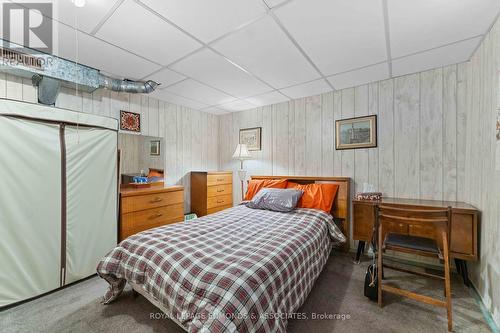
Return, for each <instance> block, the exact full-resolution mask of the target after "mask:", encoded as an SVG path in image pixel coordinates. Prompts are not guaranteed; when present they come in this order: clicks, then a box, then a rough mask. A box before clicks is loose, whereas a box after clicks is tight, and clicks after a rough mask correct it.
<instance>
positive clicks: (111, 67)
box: [56, 24, 160, 79]
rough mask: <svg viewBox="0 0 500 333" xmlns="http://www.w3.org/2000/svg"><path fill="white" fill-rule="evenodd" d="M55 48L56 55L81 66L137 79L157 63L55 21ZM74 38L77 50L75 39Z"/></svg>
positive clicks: (151, 70)
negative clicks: (56, 39)
mask: <svg viewBox="0 0 500 333" xmlns="http://www.w3.org/2000/svg"><path fill="white" fill-rule="evenodd" d="M57 30H58V41H59V42H58V50H57V52H56V55H59V56H60V57H62V58H65V59H69V60H72V61H78V62H79V63H82V64H84V65H87V66H90V67H93V68H96V69H98V70H103V71H105V72H109V73H116V74H117V75H120V76H121V77H124V78H128V79H139V78H142V77H144V76H145V75H147V74H148V73H152V72H154V71H156V70H158V69H160V66H158V65H156V64H154V63H152V62H150V61H147V60H145V59H142V58H140V57H137V56H135V55H133V54H131V53H129V52H126V51H123V50H122V49H120V48H117V47H115V46H112V45H109V44H108V43H105V42H103V41H102V40H99V39H97V38H95V37H92V36H89V35H87V34H84V33H81V32H78V33H75V30H74V29H72V28H69V27H67V26H65V25H63V24H58V29H57ZM77 39H78V52H77V50H76V48H77V47H76V45H77V43H76V40H77Z"/></svg>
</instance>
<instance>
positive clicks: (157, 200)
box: [151, 197, 163, 203]
mask: <svg viewBox="0 0 500 333" xmlns="http://www.w3.org/2000/svg"><path fill="white" fill-rule="evenodd" d="M161 201H163V199H162V198H160V197H157V198H155V199H153V200H151V203H155V202H161Z"/></svg>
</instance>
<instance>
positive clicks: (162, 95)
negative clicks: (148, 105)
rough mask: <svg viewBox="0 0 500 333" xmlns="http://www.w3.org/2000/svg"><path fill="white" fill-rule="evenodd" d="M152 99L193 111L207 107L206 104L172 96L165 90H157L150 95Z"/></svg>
mask: <svg viewBox="0 0 500 333" xmlns="http://www.w3.org/2000/svg"><path fill="white" fill-rule="evenodd" d="M150 95H151V96H152V97H155V98H158V99H160V100H162V101H165V102H169V103H172V104H176V105H181V106H185V107H188V108H191V109H194V110H199V109H203V108H206V107H208V105H207V104H204V103H200V102H198V101H193V100H191V99H189V98H184V97H182V96H179V95H175V94H172V93H170V92H168V91H166V90H165V89H158V90H155V91H153V92H152V93H151V94H150Z"/></svg>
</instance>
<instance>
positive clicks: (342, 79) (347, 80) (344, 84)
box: [327, 62, 389, 90]
mask: <svg viewBox="0 0 500 333" xmlns="http://www.w3.org/2000/svg"><path fill="white" fill-rule="evenodd" d="M388 78H389V67H388V65H387V63H385V62H384V63H382V64H378V65H373V66H369V67H365V68H361V69H356V70H354V71H350V72H346V73H342V74H338V75H332V76H329V77H328V78H327V79H328V81H330V83H331V84H332V85H333V87H334V88H335V89H337V90H339V89H344V88H349V87H355V86H359V85H362V84H366V83H370V82H374V81H380V80H385V79H388Z"/></svg>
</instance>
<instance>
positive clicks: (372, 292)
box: [365, 263, 378, 302]
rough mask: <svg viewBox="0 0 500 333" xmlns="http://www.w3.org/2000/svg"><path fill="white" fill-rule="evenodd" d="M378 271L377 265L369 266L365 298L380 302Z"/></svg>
mask: <svg viewBox="0 0 500 333" xmlns="http://www.w3.org/2000/svg"><path fill="white" fill-rule="evenodd" d="M377 274H378V269H377V265H376V264H375V263H373V264H371V265H370V266H368V268H367V269H366V275H365V296H366V297H368V298H369V299H370V301H374V302H376V301H378V280H377V279H378V276H377Z"/></svg>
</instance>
